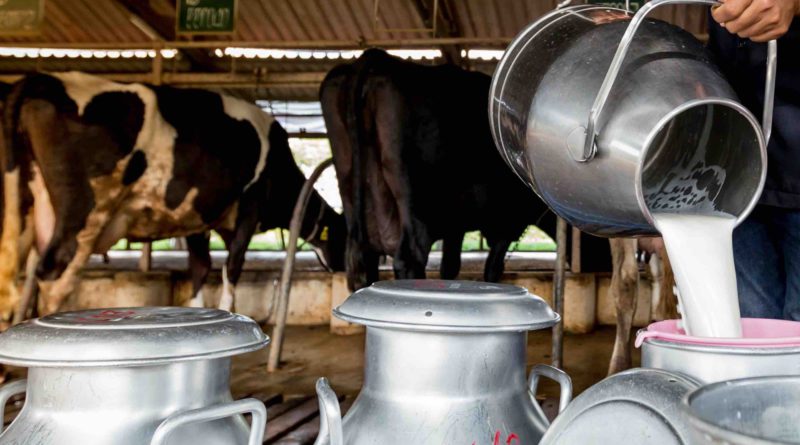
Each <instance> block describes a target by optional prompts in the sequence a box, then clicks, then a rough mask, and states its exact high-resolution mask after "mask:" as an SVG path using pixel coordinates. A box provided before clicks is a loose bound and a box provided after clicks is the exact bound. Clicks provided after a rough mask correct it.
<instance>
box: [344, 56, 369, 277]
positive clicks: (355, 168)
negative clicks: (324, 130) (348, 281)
mask: <svg viewBox="0 0 800 445" xmlns="http://www.w3.org/2000/svg"><path fill="white" fill-rule="evenodd" d="M367 62H368V59H363V58H362V60H359V61H358V62H357V63H356V69H355V73H354V75H353V76H352V77H351V85H350V88H349V89H348V91H349V96H350V97H348V98H347V99H348V100H347V101H346V104H347V105H346V108H347V112H346V119H347V125H346V126H347V132H348V136H349V139H350V147H351V150H352V157H351V162H352V166H351V175H352V181H353V219H352V224H351V227H350V233H349V236H348V238H349V239H350V243H352V244H353V245H355V246H359V247H360V248H363V246H364V245H365V244H366V241H367V228H366V225H365V221H366V218H367V215H366V208H365V207H366V204H365V198H364V191H365V188H366V187H367V184H366V183H365V181H366V175H365V172H364V168H365V166H364V163H365V160H364V155H365V151H366V150H368V149H369V147H368V146H367V143H366V135H365V134H364V133H365V131H366V129H365V125H364V118H363V116H364V86H365V83H366V79H367V73H368V71H369V65H368V63H367ZM359 250H360V249H359ZM359 250H355V249H347V256H348V258H347V262H348V264H350V265H351V266H356V265H358V266H356V267H348V269H349V270H363V267H359V266H362V264H361V263H362V255H361V252H360V251H359Z"/></svg>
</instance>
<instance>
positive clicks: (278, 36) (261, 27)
mask: <svg viewBox="0 0 800 445" xmlns="http://www.w3.org/2000/svg"><path fill="white" fill-rule="evenodd" d="M140 1H147V2H148V3H147V4H148V6H149V8H150V9H151V10H152V11H153V13H154V15H155V16H156V17H158V19H159V20H160V21H162V23H173V22H174V20H175V7H174V1H170V0H140ZM375 1H376V0H239V12H238V17H239V20H238V29H237V31H236V33H234V34H233V35H231V36H229V37H223V39H225V38H230V39H232V40H240V41H250V42H258V41H309V40H312V41H314V40H352V41H357V40H359V39H367V40H374V39H381V40H385V39H412V38H428V37H433V35H432V33H431V32H430V31H425V30H424V29H425V23H424V20H423V18H422V17H421V13H420V11H419V10H418V8H417V7H416V6H414V5H415V4H416V2H423V3H424V4H432V0H378V3H377V5H378V8H377V16H376V14H375V12H374V7H375V4H376V3H375ZM439 2H440V11H442V10H446V11H452V15H453V19H454V21H455V23H456V27H457V28H458V30H459V32H460V33H461V36H463V37H476V38H480V37H495V38H511V37H513V36H514V35H516V34H517V32H519V31H520V30H521V29H522V28H523V27H524V26H525V25H527V24H528V23H530V22H531V21H533V20H535V19H537V18H538V17H540V16H542V15H543V14H545V13H547V12H549V11H551V10H552V9H553V8H554V7H555V4H556V0H439ZM131 15H132V13H131V12H130V11H129V10H128V9H127V8H126V7H125V6H123V3H121V0H48V1H46V2H45V19H44V25H43V28H42V33H41V34H40V35H37V36H30V37H0V42H56V43H65V42H69V43H95V42H128V43H136V42H140V43H143V44H146V43H147V42H149V41H150V38H149V37H148V36H147V35H146V34H145V32H143V31H142V30H141V29H139V27H137V26H136V25H135V24H134V23H133V22H132V21H131ZM654 16H657V17H660V18H664V19H667V20H669V21H672V22H674V23H676V24H678V25H680V26H684V27H686V28H687V29H689V31H692V32H695V33H702V32H704V26H705V20H706V19H705V12H704V10H703V8H702V7H689V6H668V7H665V8H662V10H659V11H656V12H655V13H654ZM439 29H440V36H442V35H441V31H444V30H442V29H441V26H440V27H439ZM169 31H170V34H169V35H164V36H162V37H164V38H166V39H174V38H175V35H174V29H170V30H169ZM206 38H207V39H213V40H219V39H220V37H219V36H211V37H206ZM197 39H198V40H202V39H203V37H198V38H197Z"/></svg>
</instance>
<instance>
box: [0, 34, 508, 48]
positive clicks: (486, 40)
mask: <svg viewBox="0 0 800 445" xmlns="http://www.w3.org/2000/svg"><path fill="white" fill-rule="evenodd" d="M511 40H512V38H511V37H428V38H417V39H375V40H358V39H353V40H261V41H233V40H196V41H187V40H179V41H171V42H161V41H158V42H83V43H77V42H58V43H56V42H47V43H44V42H0V48H5V47H10V48H53V49H119V50H123V49H189V48H199V49H203V48H228V47H239V48H263V49H334V50H335V49H362V48H369V47H372V46H380V47H436V46H441V45H494V46H506V45H508V44H509V43H511Z"/></svg>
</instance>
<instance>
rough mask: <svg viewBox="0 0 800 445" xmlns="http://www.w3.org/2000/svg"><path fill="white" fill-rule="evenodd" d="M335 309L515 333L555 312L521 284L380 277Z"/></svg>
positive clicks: (402, 322)
mask: <svg viewBox="0 0 800 445" xmlns="http://www.w3.org/2000/svg"><path fill="white" fill-rule="evenodd" d="M333 314H334V315H335V316H336V317H338V318H341V319H342V320H345V321H349V322H353V323H358V324H363V325H366V326H372V327H382V328H395V329H405V330H414V331H440V332H513V331H529V330H535V329H543V328H548V327H550V326H553V325H554V324H556V323H557V322H558V320H559V319H560V317H559V315H558V314H556V313H555V312H553V310H552V309H550V306H548V305H547V303H545V302H544V300H542V299H541V298H539V297H537V296H536V295H533V294H531V293H530V292H528V291H527V290H526V289H525V288H522V287H519V286H511V285H508V284H497V283H481V282H477V281H447V280H397V281H380V282H377V283H375V284H373V285H372V286H370V287H367V288H364V289H361V290H359V291H357V292H355V293H354V294H353V295H351V296H350V297H349V298H348V299H347V300H345V302H344V303H342V305H341V306H339V307H337V308H336V309H334V310H333Z"/></svg>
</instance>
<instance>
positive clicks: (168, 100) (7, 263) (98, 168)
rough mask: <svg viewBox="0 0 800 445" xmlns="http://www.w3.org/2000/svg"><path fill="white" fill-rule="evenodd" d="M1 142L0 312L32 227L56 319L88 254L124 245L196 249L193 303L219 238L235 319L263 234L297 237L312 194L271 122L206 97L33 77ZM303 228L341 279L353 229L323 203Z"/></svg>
mask: <svg viewBox="0 0 800 445" xmlns="http://www.w3.org/2000/svg"><path fill="white" fill-rule="evenodd" d="M3 130H4V149H3V151H2V166H3V172H4V177H3V190H4V200H5V204H6V211H5V212H4V213H3V227H2V229H3V231H2V237H0V253H2V262H0V280H2V281H0V301H4V300H6V299H9V298H11V297H13V295H14V293H15V292H16V288H15V285H14V282H13V278H14V277H15V276H16V271H17V269H18V267H19V263H20V259H19V258H20V249H19V247H18V242H17V240H18V238H19V237H20V234H21V233H22V232H23V230H24V227H23V226H24V224H23V223H24V221H25V216H26V215H28V214H30V213H33V214H34V217H33V218H32V219H33V221H34V223H33V228H34V232H35V243H34V244H35V246H37V248H38V249H39V250H41V258H40V260H39V262H38V266H37V268H36V276H37V279H38V281H39V288H40V290H41V301H40V303H41V304H40V313H41V314H47V313H52V312H54V311H56V310H58V308H59V306H60V305H61V303H62V302H63V301H64V299H65V298H66V297H67V296H68V295H69V294H70V293H71V292H72V291H73V290H74V289H75V286H76V284H77V282H78V280H79V272H80V270H81V268H82V267H83V266H84V265H85V263H86V262H87V260H88V259H89V256H90V255H91V254H92V253H103V252H105V251H107V250H108V249H109V248H110V247H111V246H113V245H114V244H115V243H116V242H117V241H118V240H119V239H121V238H123V237H125V238H128V239H131V240H142V241H149V240H156V239H162V238H169V237H186V238H187V241H188V243H187V244H188V246H189V250H190V258H189V262H190V266H191V271H192V283H193V292H194V295H195V296H197V295H198V294H199V293H200V290H201V287H202V284H203V282H204V281H205V278H206V276H207V274H208V271H209V269H210V265H211V262H210V256H209V250H208V249H209V248H208V239H207V237H206V233H207V232H209V231H210V230H212V229H213V230H216V231H218V232H219V233H220V235H221V236H222V238H223V240H224V241H225V243H226V246H227V248H228V251H229V256H228V259H227V262H226V266H225V270H224V271H225V272H227V274H226V275H227V279H228V280H229V281H230V286H229V287H226V288H228V289H229V292H228V293H227V294H226V295H223V298H222V302H221V306H222V307H223V308H225V309H232V307H233V295H234V291H233V288H234V287H235V284H236V282H237V281H238V279H239V277H240V274H241V270H242V266H243V262H244V254H245V251H246V249H247V245H248V243H249V241H250V239H251V237H252V235H253V233H255V232H257V231H263V230H267V229H270V228H273V227H288V225H289V220H290V218H291V214H292V209H293V207H294V204H295V201H296V198H297V195H298V194H299V191H300V188H301V187H302V184H303V182H304V180H305V178H304V176H303V174H302V172H300V170H299V168H298V167H297V165H296V164H295V163H294V160H293V158H292V155H291V152H290V150H289V145H288V135H287V133H286V131H285V130H284V129H283V128H282V127H281V126H280V125H279V124H278V123H277V122H276V121H274V120H273V118H272V117H271V116H269V115H268V114H266V113H264V112H263V111H262V110H261V109H259V108H258V107H256V106H255V105H254V104H251V103H248V102H245V101H242V100H239V99H235V98H232V97H229V96H225V95H222V94H218V93H214V92H210V91H205V90H200V89H179V88H174V87H169V86H154V85H147V84H139V83H131V84H123V83H117V82H112V81H109V80H106V79H103V78H100V77H96V76H92V75H88V74H85V73H79V72H67V73H50V74H47V73H35V74H31V75H28V76H26V77H25V78H24V79H22V80H21V81H19V82H17V83H16V84H15V85H14V87H13V88H12V90H11V92H10V93H9V95H8V98H7V101H6V107H5V110H4V116H3ZM12 209H13V210H14V211H10V210H12ZM302 226H303V227H302V230H301V236H304V237H307V241H309V242H310V243H311V244H313V245H315V246H317V247H318V248H319V249H320V251H321V252H322V256H323V257H324V258H325V259H326V260H327V263H328V265H329V266H330V267H331V268H332V269H334V270H341V269H343V262H344V255H343V252H344V242H345V234H346V226H345V222H344V219H343V217H342V216H341V215H339V214H337V213H336V212H335V211H334V210H333V209H332V208H331V207H329V206H328V205H327V204H326V203H325V201H324V200H323V199H322V198H321V197H320V196H319V195H318V194H316V193H314V194H313V196H312V197H311V200H310V203H309V207H308V212H307V214H306V219H305V220H304V221H303V225H302ZM195 299H196V297H195Z"/></svg>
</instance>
